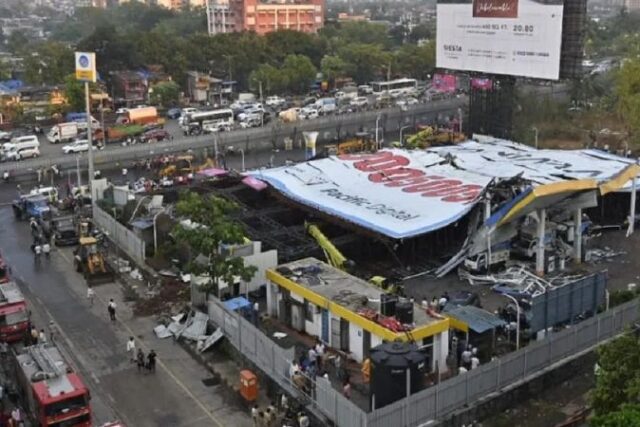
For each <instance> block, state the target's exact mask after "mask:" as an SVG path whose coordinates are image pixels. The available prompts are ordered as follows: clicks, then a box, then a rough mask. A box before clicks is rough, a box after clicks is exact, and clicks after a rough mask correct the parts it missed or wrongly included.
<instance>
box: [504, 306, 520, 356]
mask: <svg viewBox="0 0 640 427" xmlns="http://www.w3.org/2000/svg"><path fill="white" fill-rule="evenodd" d="M502 295H504V296H505V297H507V298H509V299H510V300H511V301H513V303H514V304H515V305H516V351H517V350H520V304H518V300H517V299H516V298H515V297H513V296H511V295H509V294H502Z"/></svg>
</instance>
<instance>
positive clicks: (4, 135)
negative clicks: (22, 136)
mask: <svg viewBox="0 0 640 427" xmlns="http://www.w3.org/2000/svg"><path fill="white" fill-rule="evenodd" d="M10 139H11V133H10V132H5V131H3V130H0V141H9V140H10Z"/></svg>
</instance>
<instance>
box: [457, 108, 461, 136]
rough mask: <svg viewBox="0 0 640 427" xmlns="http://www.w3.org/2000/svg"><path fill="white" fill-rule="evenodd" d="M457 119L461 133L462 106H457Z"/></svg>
mask: <svg viewBox="0 0 640 427" xmlns="http://www.w3.org/2000/svg"><path fill="white" fill-rule="evenodd" d="M458 120H459V122H460V129H459V131H460V133H462V108H458Z"/></svg>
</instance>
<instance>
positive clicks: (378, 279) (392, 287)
mask: <svg viewBox="0 0 640 427" xmlns="http://www.w3.org/2000/svg"><path fill="white" fill-rule="evenodd" d="M305 228H306V230H307V233H309V235H310V236H311V237H313V238H314V239H315V240H316V242H317V243H318V246H320V248H321V249H322V251H323V252H324V256H325V258H326V259H327V262H328V263H329V264H330V265H331V266H333V267H335V268H337V269H339V270H342V271H345V272H351V270H353V269H354V267H355V264H354V262H353V261H351V260H349V259H347V257H345V256H344V255H343V254H342V252H340V250H339V249H338V248H336V247H335V245H334V244H333V243H331V240H329V238H328V237H327V236H326V235H325V234H324V233H323V232H322V231H321V230H320V228H319V227H318V226H317V225H315V224H310V223H305ZM369 283H371V284H372V285H375V286H377V287H379V288H380V289H382V290H383V291H385V292H389V293H401V292H402V288H401V286H400V285H397V284H395V283H391V282H390V281H389V280H388V279H387V278H386V277H382V276H373V277H371V278H370V279H369Z"/></svg>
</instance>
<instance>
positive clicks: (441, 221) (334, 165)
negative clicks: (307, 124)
mask: <svg viewBox="0 0 640 427" xmlns="http://www.w3.org/2000/svg"><path fill="white" fill-rule="evenodd" d="M475 138H476V140H475V141H467V142H464V143H462V144H458V145H452V146H444V147H434V148H430V149H427V150H402V149H386V150H381V151H378V152H376V153H364V154H347V155H341V156H337V157H329V158H326V159H320V160H312V161H308V162H304V163H299V164H296V165H291V166H284V167H279V168H273V169H266V170H260V171H255V172H251V173H250V175H252V176H254V177H255V178H258V179H260V180H263V181H265V182H267V183H268V184H269V185H271V186H272V187H274V188H275V189H276V190H278V191H279V192H281V193H282V194H283V195H285V196H286V197H288V198H290V199H292V200H294V201H296V202H298V203H301V204H303V205H306V206H309V207H311V208H313V209H317V210H319V211H321V212H324V213H326V214H329V215H332V216H336V217H339V218H341V219H343V220H346V221H349V222H351V223H354V224H356V225H359V226H361V227H364V228H367V229H369V230H372V231H374V232H377V233H379V234H383V235H386V236H389V237H391V238H394V239H402V238H409V237H413V236H417V235H420V234H424V233H427V232H430V231H434V230H437V229H440V228H443V227H445V226H447V225H449V224H452V223H454V222H455V221H457V220H459V219H460V218H461V217H463V216H464V215H465V214H467V213H468V212H469V211H470V210H471V208H473V206H474V205H475V204H476V203H477V202H478V200H479V199H480V196H481V195H482V193H483V192H484V191H485V189H486V188H487V186H488V185H489V183H490V182H491V181H493V180H495V179H509V178H513V177H516V176H520V177H522V178H523V179H525V180H526V181H528V182H529V183H530V187H529V188H523V191H531V189H532V188H536V187H544V188H546V187H545V185H549V184H554V183H563V184H562V185H561V186H562V188H561V190H562V192H563V193H567V194H568V195H570V194H571V193H573V194H577V193H580V192H582V191H586V190H588V189H592V188H595V187H596V186H598V185H600V187H601V190H602V194H605V191H604V190H603V187H604V186H608V187H607V192H608V191H625V190H628V189H629V188H630V186H631V184H630V181H628V177H630V176H631V172H633V173H634V174H635V173H636V172H635V169H637V168H638V167H637V166H633V167H631V165H633V164H634V163H635V161H634V160H632V159H627V158H624V157H619V156H614V155H611V154H608V153H605V152H601V151H597V150H537V149H535V148H532V147H528V146H525V145H522V144H517V143H514V142H511V141H507V140H502V139H496V138H492V137H484V136H475ZM625 169H626V170H627V171H626V172H625ZM585 182H591V183H592V185H589V186H588V187H589V188H586V187H585ZM609 187H611V188H609Z"/></svg>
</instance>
